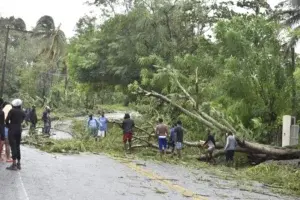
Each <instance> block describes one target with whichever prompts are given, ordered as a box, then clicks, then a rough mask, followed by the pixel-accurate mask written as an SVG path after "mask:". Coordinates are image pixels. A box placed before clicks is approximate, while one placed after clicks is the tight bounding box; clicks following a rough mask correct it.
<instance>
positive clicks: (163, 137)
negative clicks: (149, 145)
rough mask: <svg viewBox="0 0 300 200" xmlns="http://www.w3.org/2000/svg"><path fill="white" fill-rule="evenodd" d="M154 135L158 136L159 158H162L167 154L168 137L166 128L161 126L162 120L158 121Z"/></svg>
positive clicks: (163, 125)
mask: <svg viewBox="0 0 300 200" xmlns="http://www.w3.org/2000/svg"><path fill="white" fill-rule="evenodd" d="M155 132H156V134H157V135H158V146H159V150H160V157H161V158H162V156H163V154H166V152H167V136H168V126H167V125H165V124H163V119H162V118H159V119H158V125H157V126H156V129H155Z"/></svg>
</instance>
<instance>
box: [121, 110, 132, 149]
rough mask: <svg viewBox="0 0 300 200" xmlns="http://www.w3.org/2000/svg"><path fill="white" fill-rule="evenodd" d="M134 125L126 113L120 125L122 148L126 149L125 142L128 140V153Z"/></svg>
mask: <svg viewBox="0 0 300 200" xmlns="http://www.w3.org/2000/svg"><path fill="white" fill-rule="evenodd" d="M134 126H135V124H134V121H133V120H132V119H131V118H130V115H129V114H128V113H126V114H125V116H124V120H123V123H122V125H121V127H122V129H123V143H124V150H125V151H126V144H127V142H128V149H129V152H130V153H131V141H132V135H133V128H134Z"/></svg>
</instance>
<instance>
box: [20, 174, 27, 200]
mask: <svg viewBox="0 0 300 200" xmlns="http://www.w3.org/2000/svg"><path fill="white" fill-rule="evenodd" d="M18 174H19V177H20V182H21V186H22V189H23V193H24V195H25V199H24V200H29V197H28V194H27V191H26V188H25V186H24V183H23V180H22V176H21V173H20V172H18Z"/></svg>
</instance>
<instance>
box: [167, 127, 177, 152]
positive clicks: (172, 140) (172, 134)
mask: <svg viewBox="0 0 300 200" xmlns="http://www.w3.org/2000/svg"><path fill="white" fill-rule="evenodd" d="M175 127H176V124H173V125H172V127H171V129H170V138H169V142H168V148H170V147H171V148H172V149H171V151H172V154H173V153H174V150H175V131H174V130H175Z"/></svg>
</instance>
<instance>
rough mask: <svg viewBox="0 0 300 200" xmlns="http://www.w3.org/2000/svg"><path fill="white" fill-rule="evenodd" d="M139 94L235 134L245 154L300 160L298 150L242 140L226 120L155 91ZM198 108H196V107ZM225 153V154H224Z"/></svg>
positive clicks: (198, 144) (213, 127)
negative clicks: (189, 107) (181, 103)
mask: <svg viewBox="0 0 300 200" xmlns="http://www.w3.org/2000/svg"><path fill="white" fill-rule="evenodd" d="M177 84H179V85H180V83H179V82H178V81H177ZM179 87H180V88H181V89H182V90H183V93H184V94H186V96H187V97H188V98H190V99H191V102H196V101H195V100H194V99H192V97H191V95H189V94H188V93H187V92H186V90H185V89H184V88H183V87H182V86H179ZM137 94H139V95H143V96H147V97H154V98H157V99H160V100H162V101H164V102H165V103H168V104H171V105H172V106H174V107H176V108H177V109H178V110H180V111H181V112H182V113H184V114H185V115H187V116H189V117H191V118H193V119H195V120H197V121H199V122H200V123H202V124H204V125H205V126H207V127H209V128H212V129H218V130H220V131H221V132H223V133H226V132H229V131H231V132H233V133H234V134H235V137H236V139H237V142H238V145H239V147H241V148H242V149H243V152H245V153H248V154H249V155H250V154H251V155H252V156H253V155H265V156H264V157H265V159H266V160H267V159H275V160H284V159H296V158H300V150H297V149H288V148H278V147H274V146H269V145H264V144H259V143H255V142H251V141H246V140H244V139H242V138H239V137H238V133H237V132H236V130H235V129H234V128H233V126H232V125H230V124H229V123H228V122H227V121H226V120H225V119H223V120H221V121H222V122H225V123H222V122H219V121H217V120H216V119H214V118H213V117H211V116H209V115H208V114H207V113H205V112H203V111H201V110H198V109H193V110H187V109H186V108H183V107H182V106H180V105H179V104H177V103H176V102H174V101H172V100H171V99H169V98H168V97H166V96H164V95H162V94H159V93H157V92H155V91H147V90H145V89H143V88H141V87H138V90H137ZM195 108H196V106H195ZM201 143H203V142H199V143H191V142H186V144H187V145H190V146H198V147H199V146H201ZM222 153H223V152H222ZM220 154H221V151H220V152H216V153H215V156H217V155H220Z"/></svg>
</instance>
